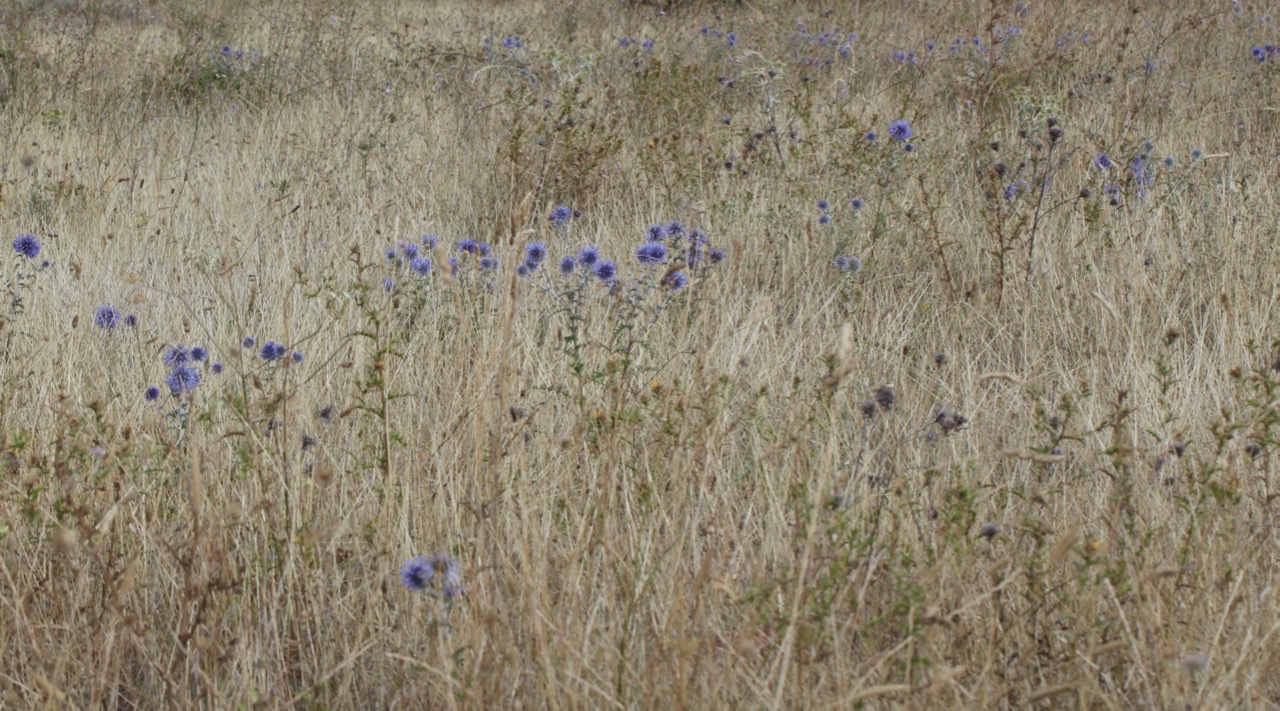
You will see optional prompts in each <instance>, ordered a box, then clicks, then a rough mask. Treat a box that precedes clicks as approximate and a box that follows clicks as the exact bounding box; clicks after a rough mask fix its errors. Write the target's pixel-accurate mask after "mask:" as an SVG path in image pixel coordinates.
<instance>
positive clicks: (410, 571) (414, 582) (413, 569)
mask: <svg viewBox="0 0 1280 711" xmlns="http://www.w3.org/2000/svg"><path fill="white" fill-rule="evenodd" d="M433 577H435V568H433V567H432V566H431V562H430V561H428V560H427V559H426V557H424V556H418V557H417V558H412V559H410V560H408V561H406V562H405V564H404V565H402V566H400V583H401V584H402V585H404V586H405V587H406V588H409V589H410V590H413V591H418V590H422V589H424V588H426V587H427V586H428V585H430V584H431V579H432V578H433Z"/></svg>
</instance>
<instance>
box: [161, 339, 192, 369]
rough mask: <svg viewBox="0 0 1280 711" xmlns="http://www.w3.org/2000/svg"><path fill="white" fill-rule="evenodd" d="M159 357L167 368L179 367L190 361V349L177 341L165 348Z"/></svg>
mask: <svg viewBox="0 0 1280 711" xmlns="http://www.w3.org/2000/svg"><path fill="white" fill-rule="evenodd" d="M161 359H162V360H163V361H164V364H165V365H166V366H168V367H169V368H181V367H183V366H185V365H187V364H188V363H190V362H191V351H190V349H188V348H187V347H186V346H184V345H182V344H181V343H179V344H178V345H176V346H173V347H171V348H169V349H167V350H165V352H164V355H163V356H162V358H161Z"/></svg>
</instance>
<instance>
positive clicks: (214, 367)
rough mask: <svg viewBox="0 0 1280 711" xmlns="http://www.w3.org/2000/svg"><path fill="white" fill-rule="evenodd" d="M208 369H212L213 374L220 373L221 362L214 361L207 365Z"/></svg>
mask: <svg viewBox="0 0 1280 711" xmlns="http://www.w3.org/2000/svg"><path fill="white" fill-rule="evenodd" d="M209 370H211V371H213V374H214V375H221V374H222V363H214V364H213V365H211V366H209Z"/></svg>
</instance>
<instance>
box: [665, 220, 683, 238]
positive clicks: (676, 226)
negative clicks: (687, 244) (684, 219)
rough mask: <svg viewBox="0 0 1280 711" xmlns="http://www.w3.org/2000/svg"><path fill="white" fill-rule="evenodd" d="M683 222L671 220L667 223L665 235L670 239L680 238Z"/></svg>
mask: <svg viewBox="0 0 1280 711" xmlns="http://www.w3.org/2000/svg"><path fill="white" fill-rule="evenodd" d="M684 234H685V229H684V224H683V223H681V222H680V221H679V220H672V221H670V222H668V223H667V236H668V237H670V238H671V239H680V238H681V237H684Z"/></svg>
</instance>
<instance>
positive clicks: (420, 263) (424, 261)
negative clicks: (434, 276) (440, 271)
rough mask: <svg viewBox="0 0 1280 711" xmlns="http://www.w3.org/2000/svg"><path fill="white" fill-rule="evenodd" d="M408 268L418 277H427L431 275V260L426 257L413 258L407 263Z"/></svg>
mask: <svg viewBox="0 0 1280 711" xmlns="http://www.w3.org/2000/svg"><path fill="white" fill-rule="evenodd" d="M409 268H410V269H412V270H413V272H414V273H415V274H417V275H418V276H428V275H430V274H431V260H430V259H428V258H426V257H414V258H413V261H411V262H409Z"/></svg>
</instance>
